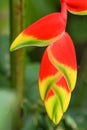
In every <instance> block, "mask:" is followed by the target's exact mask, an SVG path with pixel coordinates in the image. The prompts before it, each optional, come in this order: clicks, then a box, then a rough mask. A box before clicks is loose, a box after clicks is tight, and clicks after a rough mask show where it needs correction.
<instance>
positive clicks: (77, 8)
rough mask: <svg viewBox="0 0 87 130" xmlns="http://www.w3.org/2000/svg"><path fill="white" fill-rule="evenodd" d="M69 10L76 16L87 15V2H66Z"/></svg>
mask: <svg viewBox="0 0 87 130" xmlns="http://www.w3.org/2000/svg"><path fill="white" fill-rule="evenodd" d="M64 1H65V3H66V4H67V9H68V10H69V11H70V12H71V13H74V14H78V15H87V0H64Z"/></svg>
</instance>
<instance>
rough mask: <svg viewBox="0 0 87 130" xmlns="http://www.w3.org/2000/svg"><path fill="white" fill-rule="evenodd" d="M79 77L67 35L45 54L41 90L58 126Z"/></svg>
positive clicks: (50, 114) (51, 117)
mask: <svg viewBox="0 0 87 130" xmlns="http://www.w3.org/2000/svg"><path fill="white" fill-rule="evenodd" d="M76 77H77V65H76V56H75V50H74V46H73V42H72V40H71V38H70V36H69V35H68V34H67V33H64V35H63V36H62V37H61V38H60V39H59V40H57V41H56V42H55V43H53V44H51V45H50V46H49V47H48V48H47V49H46V51H45V52H44V55H43V58H42V62H41V67H40V76H39V90H40V95H41V98H42V100H43V101H44V103H45V107H46V110H47V113H48V115H49V117H50V119H52V120H53V122H54V123H55V124H57V123H58V122H59V121H60V119H61V118H62V115H63V113H64V112H65V111H66V109H67V107H68V105H69V101H70V97H71V92H72V90H73V89H74V87H75V83H76Z"/></svg>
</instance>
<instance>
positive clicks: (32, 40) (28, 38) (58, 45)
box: [10, 0, 86, 124]
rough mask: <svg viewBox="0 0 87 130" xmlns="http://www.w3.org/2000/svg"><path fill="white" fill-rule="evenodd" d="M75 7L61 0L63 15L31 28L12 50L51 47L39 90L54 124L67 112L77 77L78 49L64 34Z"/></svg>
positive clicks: (18, 39) (43, 65) (53, 14)
mask: <svg viewBox="0 0 87 130" xmlns="http://www.w3.org/2000/svg"><path fill="white" fill-rule="evenodd" d="M75 3H76V1H75V0H73V2H72V1H69V0H61V12H59V13H57V12H55V13H51V14H49V15H47V16H45V17H43V18H41V19H40V20H38V21H37V22H35V23H34V24H32V25H30V26H29V27H28V28H26V29H25V30H24V31H23V32H21V33H20V34H19V35H18V37H17V38H16V39H15V40H14V41H13V44H12V45H11V47H10V50H11V51H13V50H16V49H18V48H22V47H25V46H41V47H43V46H47V45H49V46H48V47H47V48H46V50H45V52H44V55H43V58H42V61H41V66H40V74H39V90H40V95H41V98H42V100H43V101H44V104H45V107H46V111H47V113H48V115H49V117H50V119H51V120H53V122H54V123H55V124H57V123H58V122H59V121H60V120H61V118H62V116H63V113H64V112H65V111H66V109H67V108H68V105H69V102H70V98H71V92H72V91H73V89H74V87H75V83H76V77H77V64H76V55H75V49H74V46H73V42H72V40H71V38H70V36H69V35H68V34H67V33H66V32H65V28H66V23H67V10H69V11H71V12H73V11H76V12H77V10H76V9H77V8H76V9H75V6H74V4H75ZM78 3H79V2H78ZM76 4H77V3H76ZM77 6H80V4H77ZM80 8H81V6H80ZM81 9H82V8H81ZM84 9H86V8H85V7H84ZM79 11H80V10H79ZM81 11H82V10H81Z"/></svg>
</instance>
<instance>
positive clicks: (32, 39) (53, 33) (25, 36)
mask: <svg viewBox="0 0 87 130" xmlns="http://www.w3.org/2000/svg"><path fill="white" fill-rule="evenodd" d="M65 26H66V20H65V19H63V18H62V15H61V13H57V12H56V13H52V14H49V15H47V16H45V17H43V18H41V19H40V20H38V21H37V22H35V23H34V24H32V25H31V26H29V27H28V28H26V29H25V30H24V31H23V32H22V33H21V34H19V35H18V37H17V38H16V39H15V40H14V41H13V43H12V45H11V48H10V50H11V51H13V50H16V49H18V48H22V47H25V46H47V45H49V44H50V43H52V42H53V41H55V40H56V39H58V38H59V37H60V36H61V35H62V34H63V32H64V31H65Z"/></svg>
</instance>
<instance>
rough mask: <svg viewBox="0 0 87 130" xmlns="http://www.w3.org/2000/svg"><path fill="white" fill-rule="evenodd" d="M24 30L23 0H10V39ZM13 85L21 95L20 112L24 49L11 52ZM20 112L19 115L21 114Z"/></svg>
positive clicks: (21, 95)
mask: <svg viewBox="0 0 87 130" xmlns="http://www.w3.org/2000/svg"><path fill="white" fill-rule="evenodd" d="M22 30H23V1H22V0H10V39H11V42H12V41H13V40H14V39H15V37H16V36H17V35H18V34H19V33H20V32H21V31H22ZM11 87H12V88H13V89H15V90H16V91H17V93H18V95H19V101H20V112H21V103H22V101H23V92H24V49H19V50H17V51H15V52H12V53H11ZM20 112H19V116H20ZM19 120H20V121H19V124H18V125H19V126H18V127H19V128H18V129H20V128H21V125H22V117H19Z"/></svg>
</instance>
